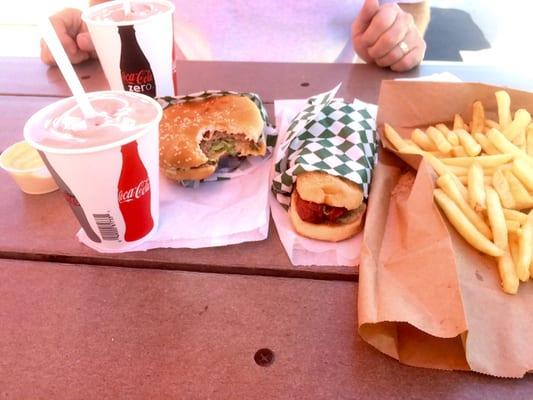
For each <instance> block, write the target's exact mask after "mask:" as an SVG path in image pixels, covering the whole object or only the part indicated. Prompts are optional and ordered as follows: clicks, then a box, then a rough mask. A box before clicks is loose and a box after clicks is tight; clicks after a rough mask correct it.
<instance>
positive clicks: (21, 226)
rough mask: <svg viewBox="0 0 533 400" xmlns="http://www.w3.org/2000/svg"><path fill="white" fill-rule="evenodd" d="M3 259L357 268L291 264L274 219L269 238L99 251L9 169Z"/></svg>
mask: <svg viewBox="0 0 533 400" xmlns="http://www.w3.org/2000/svg"><path fill="white" fill-rule="evenodd" d="M0 187H2V188H3V189H2V190H3V193H2V195H3V203H2V207H0V232H2V234H1V235H0V257H3V258H16V259H30V260H40V261H43V260H45V261H46V260H48V261H50V260H53V261H59V262H78V263H85V264H108V265H115V266H121V267H124V266H126V267H138V268H161V269H179V270H185V271H199V272H224V273H240V274H254V275H273V276H295V277H309V278H318V279H340V280H355V279H356V269H355V267H353V266H329V267H324V266H321V267H317V266H306V267H303V266H297V267H295V266H293V265H292V264H291V263H290V260H289V259H288V257H287V254H286V253H285V250H284V249H283V247H282V245H281V242H280V241H279V237H278V234H277V232H276V229H275V227H274V223H273V222H272V221H271V223H270V232H269V236H268V238H267V239H266V240H263V241H259V242H250V243H243V244H239V245H233V246H224V247H211V248H206V249H153V250H149V251H146V252H133V253H131V252H130V253H122V254H120V256H119V257H117V255H113V254H103V253H98V252H96V251H94V250H92V249H90V248H88V247H87V246H85V245H82V244H81V243H79V241H78V239H77V238H76V232H77V231H78V230H79V224H78V222H77V220H76V219H75V217H74V214H73V213H72V211H71V210H70V208H69V207H68V205H67V203H66V202H65V200H64V199H63V197H62V196H61V194H60V193H59V192H58V191H56V192H53V193H48V194H44V195H27V194H24V193H22V192H21V191H20V190H19V189H18V187H17V186H16V184H15V183H14V182H13V181H12V180H11V178H10V177H9V176H8V174H6V173H0Z"/></svg>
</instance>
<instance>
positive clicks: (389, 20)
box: [352, 0, 429, 71]
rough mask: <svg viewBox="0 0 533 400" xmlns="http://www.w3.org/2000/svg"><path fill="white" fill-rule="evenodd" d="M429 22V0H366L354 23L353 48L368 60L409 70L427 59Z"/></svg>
mask: <svg viewBox="0 0 533 400" xmlns="http://www.w3.org/2000/svg"><path fill="white" fill-rule="evenodd" d="M428 23H429V6H428V2H427V1H421V2H419V3H410V4H396V3H388V4H384V5H382V6H380V5H379V2H378V0H366V1H365V4H364V6H363V8H362V9H361V11H360V13H359V15H358V16H357V18H356V19H355V21H354V22H353V24H352V41H353V46H354V50H355V51H356V53H357V54H358V55H359V57H361V58H362V59H363V60H365V61H366V62H368V63H374V64H376V65H378V66H380V67H390V68H391V69H392V70H393V71H408V70H410V69H412V68H414V67H416V66H417V65H418V64H420V62H421V61H422V59H423V58H424V53H425V51H426V42H425V41H424V32H425V30H426V28H427V25H428Z"/></svg>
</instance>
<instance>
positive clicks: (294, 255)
mask: <svg viewBox="0 0 533 400" xmlns="http://www.w3.org/2000/svg"><path fill="white" fill-rule="evenodd" d="M339 87H340V85H339V86H337V87H335V88H334V89H332V90H330V91H328V92H325V93H322V94H319V95H316V96H313V97H311V98H309V99H307V100H280V101H276V102H275V108H276V125H277V127H278V131H279V133H278V135H279V139H278V146H276V150H275V152H274V160H275V164H274V168H273V170H272V192H273V195H272V198H271V202H270V204H271V211H272V215H273V218H274V222H275V223H276V227H277V230H278V233H279V235H280V238H281V241H282V243H283V245H284V247H285V250H286V252H287V254H288V256H289V258H290V259H291V262H292V263H293V264H294V265H356V264H357V263H358V261H359V244H360V240H361V237H360V236H361V235H357V236H356V237H354V238H351V239H348V240H345V241H343V242H340V243H329V242H322V241H317V240H312V239H307V238H303V237H301V236H299V235H298V234H296V233H295V232H294V230H293V229H292V226H291V224H290V221H289V217H288V215H287V212H286V210H287V208H288V206H289V204H290V194H291V192H292V190H293V186H294V184H295V182H296V179H297V177H298V175H299V174H300V173H302V172H304V171H323V172H326V173H328V174H331V175H335V176H339V177H344V178H346V179H349V180H351V181H353V182H355V183H357V184H359V185H360V186H361V187H362V189H363V191H364V194H365V197H367V196H368V193H369V188H370V182H371V179H372V169H373V167H374V165H375V164H376V162H377V146H378V142H377V137H376V132H375V126H376V125H375V115H376V106H375V105H372V104H368V103H364V102H362V101H359V100H357V99H356V100H354V101H353V102H352V103H346V102H344V101H343V100H342V99H336V98H335V94H336V93H337V91H338V89H339Z"/></svg>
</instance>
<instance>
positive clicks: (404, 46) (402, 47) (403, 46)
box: [398, 40, 409, 55]
mask: <svg viewBox="0 0 533 400" xmlns="http://www.w3.org/2000/svg"><path fill="white" fill-rule="evenodd" d="M398 47H399V48H400V50H401V51H402V53H403V54H404V55H405V54H407V53H409V46H408V45H407V43H405V42H404V41H403V40H402V41H401V42H400V43H398Z"/></svg>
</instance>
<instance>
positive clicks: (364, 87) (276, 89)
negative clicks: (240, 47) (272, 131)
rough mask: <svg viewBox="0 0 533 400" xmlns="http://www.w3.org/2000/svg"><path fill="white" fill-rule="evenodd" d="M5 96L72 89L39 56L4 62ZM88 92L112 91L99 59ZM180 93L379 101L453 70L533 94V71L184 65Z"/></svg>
mask: <svg viewBox="0 0 533 400" xmlns="http://www.w3.org/2000/svg"><path fill="white" fill-rule="evenodd" d="M0 60H1V62H0V95H21V94H22V95H38V96H43V95H46V96H63V97H64V96H68V95H70V91H69V89H68V87H67V86H66V84H65V82H64V81H63V79H62V77H61V75H60V73H59V70H58V69H57V68H56V67H48V66H46V65H43V64H42V63H41V61H40V60H39V59H38V58H24V59H21V58H10V57H9V58H7V57H3V58H0ZM76 71H77V72H78V76H80V77H81V78H82V83H83V86H84V87H85V89H86V90H88V91H94V90H102V89H106V88H107V87H108V85H107V82H106V80H105V77H104V74H103V72H102V70H101V68H100V65H99V64H98V62H97V61H94V60H93V61H89V62H86V63H83V64H81V65H77V66H76ZM177 71H178V90H179V92H180V94H186V93H191V92H196V91H200V90H206V89H228V90H237V91H254V92H256V93H258V94H259V95H261V97H262V98H263V100H264V101H266V102H272V101H273V100H275V99H287V98H290V99H293V98H305V97H308V96H311V95H313V94H316V93H319V92H321V91H324V90H329V89H331V88H332V87H334V86H336V85H337V84H338V83H339V82H343V86H342V87H341V90H340V92H339V95H340V96H344V97H346V98H352V97H354V96H357V97H359V98H361V99H362V100H366V101H372V102H375V101H377V95H378V92H379V85H380V82H381V80H382V79H396V78H399V77H416V76H424V75H430V74H433V73H437V72H443V71H448V72H451V73H453V74H456V75H457V76H458V77H460V78H461V79H464V80H465V81H469V82H485V83H491V84H501V85H507V86H510V87H515V88H521V89H524V90H533V79H531V72H530V71H529V70H526V69H524V70H502V69H501V68H499V67H491V66H482V65H475V66H468V65H462V64H456V65H453V64H452V65H450V64H443V65H435V64H431V65H422V66H420V67H419V68H416V69H414V70H412V71H410V72H407V73H396V72H392V71H390V70H387V69H382V68H376V67H374V66H372V65H365V64H304V63H251V62H248V63H247V62H243V63H237V62H206V61H180V62H178V63H177Z"/></svg>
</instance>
